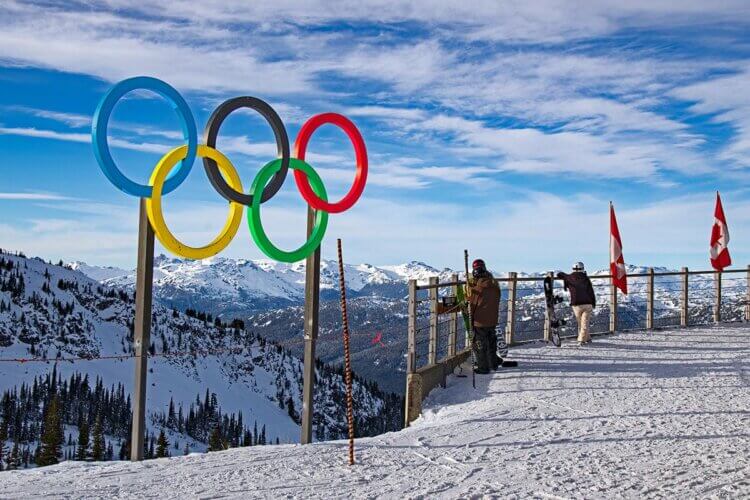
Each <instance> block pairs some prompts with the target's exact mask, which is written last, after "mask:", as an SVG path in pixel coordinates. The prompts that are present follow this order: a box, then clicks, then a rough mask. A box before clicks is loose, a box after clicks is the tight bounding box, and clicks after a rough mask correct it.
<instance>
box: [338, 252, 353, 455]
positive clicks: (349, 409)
mask: <svg viewBox="0 0 750 500" xmlns="http://www.w3.org/2000/svg"><path fill="white" fill-rule="evenodd" d="M336 244H337V247H338V254H339V288H341V321H342V323H343V326H344V378H345V381H346V420H347V422H348V424H349V465H354V401H353V399H352V363H351V356H350V352H349V317H348V316H347V314H346V281H345V280H344V258H343V256H342V253H341V239H340V238H339V239H338V240H336Z"/></svg>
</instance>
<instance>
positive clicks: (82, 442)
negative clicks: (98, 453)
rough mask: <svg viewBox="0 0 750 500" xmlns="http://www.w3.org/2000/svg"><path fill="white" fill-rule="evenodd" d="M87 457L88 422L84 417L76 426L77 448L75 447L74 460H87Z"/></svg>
mask: <svg viewBox="0 0 750 500" xmlns="http://www.w3.org/2000/svg"><path fill="white" fill-rule="evenodd" d="M88 458H89V424H88V423H86V419H81V424H80V425H79V426H78V448H77V449H76V460H88Z"/></svg>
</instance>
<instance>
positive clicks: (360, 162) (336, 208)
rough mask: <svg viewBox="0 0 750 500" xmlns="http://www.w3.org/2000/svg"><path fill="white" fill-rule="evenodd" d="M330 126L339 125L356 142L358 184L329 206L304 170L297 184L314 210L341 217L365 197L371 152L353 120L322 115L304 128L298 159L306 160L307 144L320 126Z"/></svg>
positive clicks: (296, 151)
mask: <svg viewBox="0 0 750 500" xmlns="http://www.w3.org/2000/svg"><path fill="white" fill-rule="evenodd" d="M326 123H330V124H331V125H336V126H337V127H339V128H340V129H341V130H343V131H344V132H346V135H348V136H349V140H350V141H351V142H352V146H354V155H355V158H356V163H357V172H356V173H355V175H354V183H353V184H352V187H351V189H350V190H349V192H348V193H346V195H345V196H344V197H343V198H341V199H340V200H339V201H337V202H336V203H328V202H327V201H325V200H323V199H321V198H320V197H319V196H318V195H317V194H315V192H314V191H313V190H312V187H311V186H310V182H309V181H308V180H307V175H306V174H305V173H304V172H302V171H301V170H295V171H294V181H295V182H296V183H297V189H299V192H300V194H301V195H302V197H303V198H304V199H305V201H306V202H307V204H308V205H310V206H311V207H312V208H313V209H315V210H320V211H322V212H327V213H330V214H338V213H341V212H344V211H346V210H349V209H350V208H351V207H352V205H354V204H355V203H356V202H357V200H358V199H359V197H360V196H362V191H364V189H365V184H366V183H367V149H366V148H365V141H364V140H363V139H362V134H360V133H359V130H357V127H356V126H355V125H354V123H352V121H351V120H349V119H348V118H347V117H345V116H343V115H340V114H338V113H321V114H319V115H315V116H313V117H312V118H310V119H309V120H307V121H306V122H305V124H304V125H302V128H300V130H299V134H298V135H297V140H296V141H294V156H295V157H296V158H297V159H299V160H304V159H305V152H306V151H307V143H308V142H310V137H311V136H312V134H313V132H315V130H317V129H318V127H320V126H321V125H325V124H326Z"/></svg>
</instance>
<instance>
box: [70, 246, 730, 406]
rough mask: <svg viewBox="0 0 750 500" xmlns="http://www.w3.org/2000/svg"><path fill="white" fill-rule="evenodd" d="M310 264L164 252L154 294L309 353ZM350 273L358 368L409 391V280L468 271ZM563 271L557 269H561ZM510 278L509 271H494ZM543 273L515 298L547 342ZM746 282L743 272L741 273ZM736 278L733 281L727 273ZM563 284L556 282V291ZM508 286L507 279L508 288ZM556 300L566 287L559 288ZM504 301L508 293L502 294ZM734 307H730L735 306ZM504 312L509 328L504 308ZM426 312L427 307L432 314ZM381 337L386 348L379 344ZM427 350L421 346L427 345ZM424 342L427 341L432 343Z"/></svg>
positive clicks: (694, 300)
mask: <svg viewBox="0 0 750 500" xmlns="http://www.w3.org/2000/svg"><path fill="white" fill-rule="evenodd" d="M76 265H77V266H79V267H78V268H79V269H81V270H89V272H90V273H92V276H93V275H95V274H101V273H104V274H106V273H111V274H115V273H116V271H114V270H112V269H111V268H104V269H100V268H93V267H91V266H82V265H81V264H76ZM304 270H305V265H304V262H302V263H297V264H292V265H289V264H280V263H276V262H271V261H262V260H260V261H247V260H232V259H226V258H214V259H211V260H206V261H186V260H181V259H172V258H168V257H164V256H159V257H158V258H157V259H156V263H155V271H154V276H155V294H156V296H157V298H158V299H159V300H160V301H161V303H162V304H166V305H168V306H173V307H176V308H178V309H183V310H184V309H186V308H197V309H200V310H206V311H210V312H211V313H213V314H214V315H220V316H221V317H222V318H231V317H241V318H243V319H245V320H246V321H247V323H248V324H249V325H252V328H253V329H254V331H256V332H257V333H259V334H260V335H262V336H264V337H266V338H268V339H272V340H275V341H278V342H285V343H287V344H288V345H289V348H290V349H291V350H292V352H293V353H294V354H295V355H297V356H301V355H302V342H301V331H302V328H303V325H302V316H303V310H302V302H303V294H304V279H305V278H304ZM647 270H648V268H646V267H643V266H632V265H630V266H628V268H627V271H628V274H630V275H635V274H643V273H646V272H647ZM654 270H655V271H656V272H657V273H659V272H668V271H670V270H669V269H666V268H655V269H654ZM344 272H345V276H346V280H347V287H348V291H347V294H348V297H349V299H350V300H349V315H350V317H349V320H350V326H351V328H352V332H353V336H352V345H353V363H354V368H355V371H357V372H358V373H359V374H361V375H362V376H363V377H365V378H366V379H368V380H371V381H374V382H377V383H378V384H379V385H380V387H382V388H384V389H387V390H390V391H398V392H402V391H403V387H404V383H403V377H404V375H403V371H404V369H405V363H404V357H403V356H404V353H405V352H406V301H405V300H404V298H405V297H406V294H407V287H406V283H407V281H408V280H410V279H416V280H418V281H419V282H420V283H426V282H427V280H428V279H429V278H430V277H433V276H438V277H439V279H440V280H441V281H448V280H450V278H451V275H452V274H458V275H459V277H460V278H463V277H464V273H463V272H460V271H453V270H451V269H442V270H440V269H437V268H435V267H433V266H430V265H428V264H425V263H423V262H416V261H414V262H409V263H406V264H400V265H393V266H380V267H376V266H372V265H368V264H361V265H347V266H346V267H345V271H344ZM555 272H557V271H555ZM608 273H609V270H608V269H603V270H598V271H595V272H592V273H591V277H592V279H593V281H594V285H595V289H596V293H597V296H598V303H599V307H598V308H597V310H596V311H595V318H594V322H595V326H596V327H597V328H600V329H601V328H606V325H608V324H609V323H608V321H609V318H608V315H609V312H608V310H609V307H608V306H609V300H610V299H609V296H610V295H609V290H610V289H609V283H608V280H604V279H597V278H596V277H597V276H601V275H606V274H608ZM493 274H494V275H495V276H497V277H499V278H505V277H507V276H508V273H502V272H500V273H498V272H494V273H493ZM545 274H546V273H545V272H537V273H518V278H519V280H521V281H520V282H519V285H518V290H517V296H518V299H519V302H518V304H517V315H516V318H517V321H518V322H519V325H518V327H517V333H516V338H517V339H518V340H530V339H536V338H540V337H541V332H542V330H543V323H544V297H543V292H542V283H541V281H539V280H536V281H523V279H525V278H540V277H543V276H544V275H545ZM736 276H740V275H735V277H736ZM725 278H730V279H731V276H730V275H727V276H725ZM133 281H134V272H132V271H131V272H128V273H124V274H120V275H119V276H115V277H111V278H106V279H104V281H103V282H104V283H106V284H109V285H114V286H117V287H124V288H125V289H132V286H133ZM557 286H558V287H559V286H560V285H559V283H558V285H557ZM713 286H714V280H713V277H712V276H691V277H690V300H691V313H690V314H691V320H692V321H693V323H699V322H707V321H708V320H709V319H710V317H711V305H712V297H713ZM337 287H338V266H337V264H336V263H335V262H333V261H323V262H322V263H321V289H322V291H321V296H322V301H321V309H320V339H319V342H318V350H317V353H318V356H319V357H320V359H321V360H323V361H325V362H330V363H337V364H339V363H341V362H342V344H341V323H340V321H341V320H340V310H339V305H338V288H337ZM501 287H502V288H507V284H506V283H501ZM629 287H630V294H629V295H628V296H622V295H621V296H620V297H619V308H620V310H621V314H620V318H619V321H620V326H621V328H635V327H642V326H644V324H645V323H644V321H645V319H644V318H645V302H646V298H645V297H646V287H647V280H646V278H630V279H629ZM681 287H682V284H681V281H680V277H679V276H657V277H656V279H655V298H656V308H655V309H656V310H655V316H656V324H657V325H668V324H678V323H679V307H680V291H681ZM744 293H745V292H744V289H742V290H740V289H739V288H737V287H735V288H732V287H728V288H725V291H724V294H725V297H727V299H726V302H727V304H728V305H727V306H726V308H727V311H726V312H725V317H727V318H731V319H737V318H738V317H739V316H738V315H739V314H740V313H741V307H735V306H734V305H731V304H735V303H739V302H741V300H742V297H740V296H741V295H742V294H744ZM558 294H562V291H561V290H560V289H558ZM503 296H504V298H507V292H504V293H503ZM730 303H731V304H730ZM504 304H505V303H503V311H502V312H501V316H502V317H501V319H500V324H501V328H503V326H504V324H505V321H506V318H505V316H504V315H505V308H504ZM560 307H561V313H563V314H564V315H569V308H568V307H566V306H565V304H561V305H560ZM425 314H426V310H425ZM573 324H574V321H573V320H572V319H570V318H569V325H568V327H566V331H567V332H568V333H569V332H571V331H572V330H571V328H572V325H573ZM378 336H380V342H374V339H376V338H378ZM420 345H421V344H420ZM425 345H426V344H425Z"/></svg>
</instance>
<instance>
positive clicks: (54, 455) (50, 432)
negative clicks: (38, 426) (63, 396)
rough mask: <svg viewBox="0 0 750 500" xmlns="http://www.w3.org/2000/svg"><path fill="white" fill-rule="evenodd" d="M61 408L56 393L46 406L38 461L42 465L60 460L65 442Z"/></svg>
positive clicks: (53, 463)
mask: <svg viewBox="0 0 750 500" xmlns="http://www.w3.org/2000/svg"><path fill="white" fill-rule="evenodd" d="M61 410H62V409H61V408H60V401H59V399H58V397H57V395H54V396H53V397H52V400H51V401H50V402H49V404H48V405H47V407H46V408H45V414H44V432H43V433H42V446H41V450H40V451H39V458H38V459H37V461H36V464H37V465H38V466H40V467H44V466H45V465H55V464H56V463H58V462H59V461H60V455H61V452H62V449H61V447H62V443H63V433H62V411H61Z"/></svg>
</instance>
